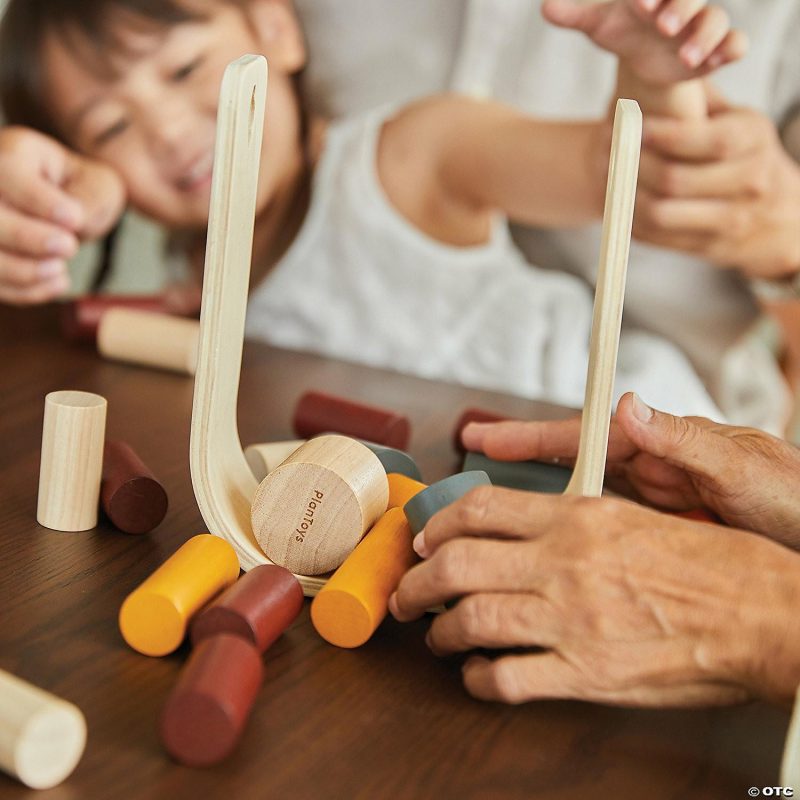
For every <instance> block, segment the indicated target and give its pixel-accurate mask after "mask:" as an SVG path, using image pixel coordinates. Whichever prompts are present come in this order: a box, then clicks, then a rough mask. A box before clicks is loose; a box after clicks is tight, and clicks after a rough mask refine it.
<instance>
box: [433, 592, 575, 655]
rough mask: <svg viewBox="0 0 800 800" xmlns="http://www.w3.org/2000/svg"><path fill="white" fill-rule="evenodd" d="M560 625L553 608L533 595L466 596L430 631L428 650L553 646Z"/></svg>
mask: <svg viewBox="0 0 800 800" xmlns="http://www.w3.org/2000/svg"><path fill="white" fill-rule="evenodd" d="M560 630H561V625H560V622H559V620H558V619H557V614H556V613H555V610H554V609H553V607H552V606H551V605H550V604H549V603H548V602H547V601H546V600H545V599H543V598H542V597H538V596H537V595H534V594H530V593H516V594H510V593H480V594H470V595H467V596H466V597H463V598H462V599H461V600H459V602H458V603H457V604H456V605H455V607H453V608H452V609H450V610H449V611H447V612H446V613H444V614H440V615H439V616H438V617H437V618H436V619H435V620H434V621H433V623H432V624H431V627H430V630H429V631H428V636H427V639H426V641H427V643H428V647H430V649H431V650H432V651H433V653H434V654H435V655H438V656H444V655H450V654H452V653H461V652H464V651H466V650H473V649H475V648H476V647H485V648H493V649H499V648H506V647H531V646H534V645H536V646H541V647H550V646H552V645H554V644H555V643H556V642H557V641H558V639H559V636H560Z"/></svg>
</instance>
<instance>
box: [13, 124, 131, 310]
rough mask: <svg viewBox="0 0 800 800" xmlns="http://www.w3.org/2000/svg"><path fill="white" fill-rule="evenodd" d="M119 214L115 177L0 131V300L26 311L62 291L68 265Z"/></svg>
mask: <svg viewBox="0 0 800 800" xmlns="http://www.w3.org/2000/svg"><path fill="white" fill-rule="evenodd" d="M124 207H125V188H124V186H123V184H122V181H121V180H120V178H119V177H118V176H117V174H116V173H115V172H114V171H113V170H111V169H110V168H109V167H106V166H105V165H103V164H100V163H98V162H96V161H92V160H89V159H87V158H84V157H83V156H79V155H77V154H76V153H73V152H72V151H70V150H68V149H67V148H65V147H64V146H63V145H61V144H59V143H58V142H56V141H55V140H54V139H51V138H49V137H47V136H44V135H42V134H40V133H38V132H36V131H33V130H30V129H28V128H21V127H11V126H9V127H5V128H0V301H4V302H7V303H15V304H18V305H27V304H33V303H43V302H47V301H48V300H52V299H53V298H55V297H58V296H60V295H62V294H64V292H66V290H67V289H68V288H69V275H68V272H67V260H68V259H69V258H71V257H72V256H74V255H75V253H76V252H77V250H78V247H79V244H80V242H81V241H87V240H91V239H96V238H98V237H100V236H103V235H104V234H105V233H107V232H108V231H109V230H110V229H111V227H112V226H113V224H114V223H115V222H116V221H117V220H118V219H119V217H120V215H121V214H122V211H123V210H124Z"/></svg>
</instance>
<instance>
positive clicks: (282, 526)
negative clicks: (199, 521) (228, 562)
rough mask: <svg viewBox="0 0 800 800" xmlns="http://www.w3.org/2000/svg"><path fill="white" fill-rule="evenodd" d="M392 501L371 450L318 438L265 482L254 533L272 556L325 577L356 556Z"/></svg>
mask: <svg viewBox="0 0 800 800" xmlns="http://www.w3.org/2000/svg"><path fill="white" fill-rule="evenodd" d="M388 500H389V485H388V482H387V479H386V472H384V469H383V466H382V464H381V462H380V461H379V460H378V458H377V456H376V455H375V454H374V453H373V452H372V451H371V450H369V448H367V447H365V446H364V445H363V444H361V442H357V441H356V440H355V439H348V438H347V437H344V436H319V437H317V438H316V439H312V440H311V441H309V442H306V443H305V444H304V445H303V446H302V447H300V448H299V449H298V450H296V451H295V452H294V453H293V454H292V455H290V456H289V457H288V458H287V459H286V460H285V461H284V462H283V464H281V465H280V466H279V467H278V468H277V469H275V470H274V471H273V472H272V473H270V474H269V475H268V476H267V477H266V478H265V479H264V480H263V481H262V482H261V484H260V485H259V487H258V489H257V490H256V494H255V497H254V499H253V505H252V515H251V516H252V525H253V533H254V534H255V537H256V540H257V541H258V543H259V545H260V546H261V548H262V550H263V551H264V553H265V554H266V555H267V557H268V558H269V559H270V560H271V561H274V562H275V563H276V564H280V565H281V566H282V567H286V569H288V570H291V571H292V572H297V573H301V574H303V575H319V574H321V573H323V572H329V571H330V570H332V569H336V567H338V566H339V565H340V564H341V563H342V562H343V561H344V560H345V558H347V556H348V555H350V553H351V552H352V551H353V548H354V547H355V546H356V545H357V544H358V542H359V541H360V540H361V537H362V536H363V535H364V533H365V532H366V531H367V530H369V528H370V527H371V526H372V524H373V523H374V522H375V520H376V519H378V517H380V515H381V514H383V512H384V511H386V506H387V503H388Z"/></svg>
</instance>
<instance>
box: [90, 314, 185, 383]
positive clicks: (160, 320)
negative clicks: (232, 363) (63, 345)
mask: <svg viewBox="0 0 800 800" xmlns="http://www.w3.org/2000/svg"><path fill="white" fill-rule="evenodd" d="M199 338H200V326H199V324H198V322H197V321H196V320H193V319H185V318H183V317H176V316H173V315H171V314H159V313H158V312H155V311H141V310H139V309H136V308H111V309H109V310H108V311H106V313H105V314H103V316H102V318H101V319H100V324H99V326H98V329H97V349H98V350H99V352H100V354H101V355H103V356H105V357H106V358H110V359H113V360H114V361H124V362H127V363H130V364H138V365H140V366H144V367H155V368H157V369H166V370H171V371H172V372H180V373H182V374H185V375H194V373H195V370H196V369H197V342H198V339H199Z"/></svg>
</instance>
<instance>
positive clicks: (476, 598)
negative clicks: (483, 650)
mask: <svg viewBox="0 0 800 800" xmlns="http://www.w3.org/2000/svg"><path fill="white" fill-rule="evenodd" d="M456 609H457V613H458V620H459V623H460V626H461V630H462V633H463V635H464V638H465V639H466V640H467V644H470V645H476V644H479V643H480V642H481V641H483V639H484V637H485V635H486V632H487V631H489V630H493V629H494V628H495V627H496V623H497V619H498V615H497V613H496V609H495V608H494V604H493V603H491V602H490V601H489V600H488V598H486V597H482V596H481V595H474V594H472V595H467V596H466V597H463V598H462V599H461V600H459V601H458V606H456Z"/></svg>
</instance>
